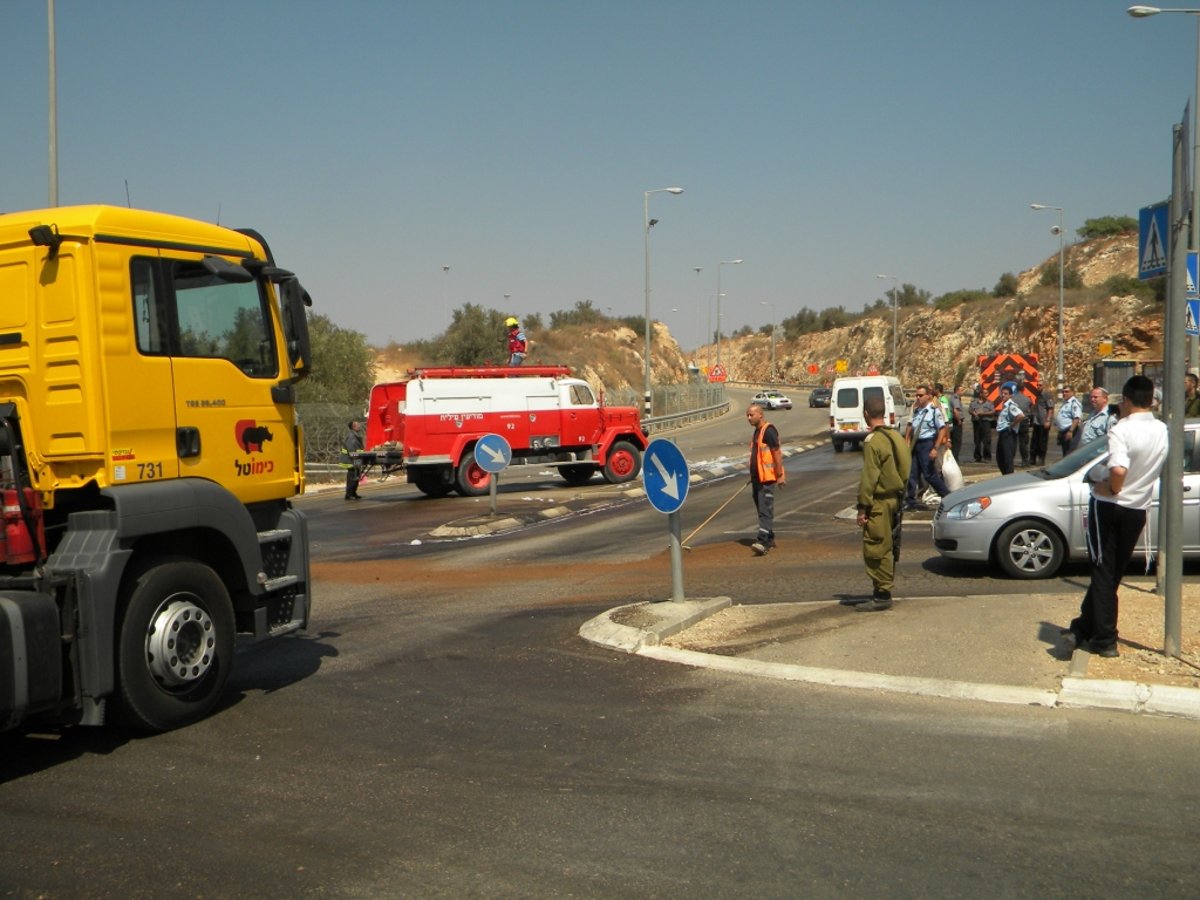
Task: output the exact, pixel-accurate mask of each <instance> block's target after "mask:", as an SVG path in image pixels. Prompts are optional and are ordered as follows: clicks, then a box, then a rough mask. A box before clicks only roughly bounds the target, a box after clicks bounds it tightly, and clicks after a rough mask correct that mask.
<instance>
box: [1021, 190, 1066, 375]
mask: <svg viewBox="0 0 1200 900" xmlns="http://www.w3.org/2000/svg"><path fill="white" fill-rule="evenodd" d="M1029 208H1030V209H1053V210H1057V211H1058V229H1057V230H1055V229H1053V228H1052V229H1050V232H1051V234H1057V235H1058V396H1059V397H1062V392H1063V383H1064V382H1063V278H1064V277H1065V273H1064V271H1063V208H1062V207H1061V206H1047V205H1046V204H1045V203H1030V204H1029Z"/></svg>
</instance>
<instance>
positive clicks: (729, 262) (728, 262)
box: [717, 259, 745, 366]
mask: <svg viewBox="0 0 1200 900" xmlns="http://www.w3.org/2000/svg"><path fill="white" fill-rule="evenodd" d="M744 262H745V260H744V259H726V260H722V261H721V262H719V263H717V365H718V366H719V365H720V364H721V266H740V265H741V264H742V263H744Z"/></svg>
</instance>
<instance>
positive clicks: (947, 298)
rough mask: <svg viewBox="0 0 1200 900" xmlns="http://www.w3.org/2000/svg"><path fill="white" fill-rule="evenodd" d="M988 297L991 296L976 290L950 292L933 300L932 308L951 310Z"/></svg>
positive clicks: (983, 291)
mask: <svg viewBox="0 0 1200 900" xmlns="http://www.w3.org/2000/svg"><path fill="white" fill-rule="evenodd" d="M990 296H991V294H989V293H988V292H987V291H985V290H982V289H980V290H977V291H971V290H961V291H950V292H949V293H948V294H942V296H940V297H938V298H937V299H936V300H934V301H933V308H934V309H952V308H953V307H955V306H961V305H962V304H964V303H971V302H972V301H975V300H985V299H987V298H988V297H990Z"/></svg>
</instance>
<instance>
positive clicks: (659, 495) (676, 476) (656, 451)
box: [642, 438, 688, 513]
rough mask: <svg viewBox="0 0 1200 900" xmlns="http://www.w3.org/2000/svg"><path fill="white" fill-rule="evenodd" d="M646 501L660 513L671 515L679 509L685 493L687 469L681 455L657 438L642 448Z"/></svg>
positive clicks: (685, 461) (671, 446)
mask: <svg viewBox="0 0 1200 900" xmlns="http://www.w3.org/2000/svg"><path fill="white" fill-rule="evenodd" d="M642 482H643V483H644V484H645V486H646V499H647V500H649V501H650V505H651V506H653V507H654V508H655V509H657V510H658V511H659V512H660V513H673V512H676V511H677V510H678V509H679V507H681V506H683V501H684V500H686V499H687V492H688V465H687V460H686V459H684V458H683V451H682V450H680V449H679V448H678V447H676V446H675V445H674V444H672V443H671V442H670V441H664V440H663V439H662V438H658V439H656V440H653V441H651V442H650V445H649V446H648V447H647V448H646V462H645V464H644V465H643V466H642Z"/></svg>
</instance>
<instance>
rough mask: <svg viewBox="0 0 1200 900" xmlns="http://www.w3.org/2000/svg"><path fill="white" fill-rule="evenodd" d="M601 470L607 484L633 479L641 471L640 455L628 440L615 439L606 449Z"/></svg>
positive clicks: (621, 482)
mask: <svg viewBox="0 0 1200 900" xmlns="http://www.w3.org/2000/svg"><path fill="white" fill-rule="evenodd" d="M603 471H604V480H605V481H607V482H608V483H609V484H623V483H624V482H626V481H633V479H635V478H637V477H638V473H639V472H640V471H642V455H641V454H640V453H638V449H637V447H635V446H633V444H631V443H629V441H617V442H616V443H615V444H613V445H612V449H610V450H609V451H608V458H607V460H606V461H605V463H604V470H603Z"/></svg>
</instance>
